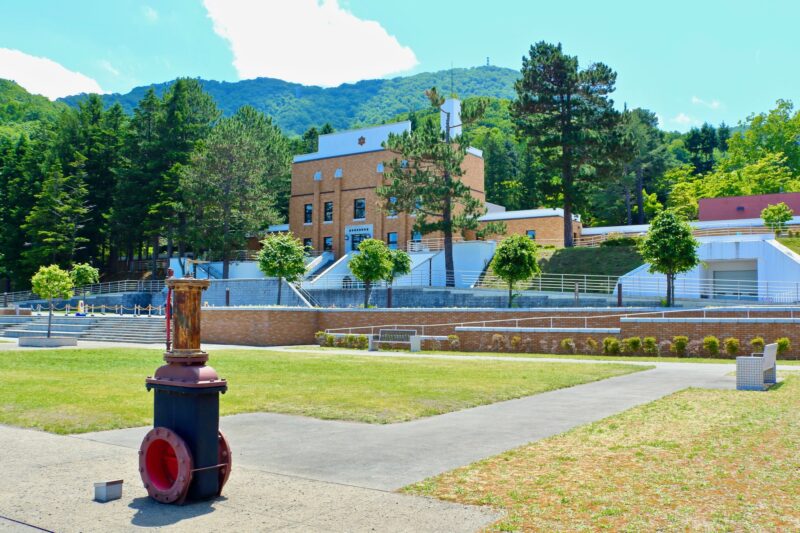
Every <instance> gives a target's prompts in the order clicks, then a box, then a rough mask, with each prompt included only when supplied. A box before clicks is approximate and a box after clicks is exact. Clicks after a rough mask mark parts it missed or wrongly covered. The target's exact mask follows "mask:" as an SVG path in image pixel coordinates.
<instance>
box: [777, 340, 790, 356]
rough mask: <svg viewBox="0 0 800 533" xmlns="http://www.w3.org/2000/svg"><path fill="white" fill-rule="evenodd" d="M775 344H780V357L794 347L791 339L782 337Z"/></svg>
mask: <svg viewBox="0 0 800 533" xmlns="http://www.w3.org/2000/svg"><path fill="white" fill-rule="evenodd" d="M775 342H777V343H778V355H783V354H785V353H786V352H788V351H789V348H791V347H792V343H791V342H789V337H781V338H780V339H778V340H776V341H775Z"/></svg>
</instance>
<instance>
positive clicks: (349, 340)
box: [344, 333, 356, 348]
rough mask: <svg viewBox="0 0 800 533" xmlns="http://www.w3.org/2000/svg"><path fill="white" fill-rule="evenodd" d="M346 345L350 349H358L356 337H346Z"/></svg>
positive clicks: (350, 335)
mask: <svg viewBox="0 0 800 533" xmlns="http://www.w3.org/2000/svg"><path fill="white" fill-rule="evenodd" d="M344 345H345V346H347V347H348V348H355V347H356V336H355V335H353V334H351V333H348V334H347V335H345V336H344Z"/></svg>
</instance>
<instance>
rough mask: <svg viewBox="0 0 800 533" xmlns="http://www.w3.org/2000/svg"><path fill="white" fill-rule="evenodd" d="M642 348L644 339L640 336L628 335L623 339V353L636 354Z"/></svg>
mask: <svg viewBox="0 0 800 533" xmlns="http://www.w3.org/2000/svg"><path fill="white" fill-rule="evenodd" d="M641 349H642V339H640V338H639V337H628V338H627V339H622V353H624V354H625V355H636V354H638V353H639V350H641Z"/></svg>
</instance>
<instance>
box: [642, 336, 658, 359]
mask: <svg viewBox="0 0 800 533" xmlns="http://www.w3.org/2000/svg"><path fill="white" fill-rule="evenodd" d="M642 351H643V352H644V353H645V354H646V355H658V342H657V341H656V338H655V337H645V338H644V339H643V340H642Z"/></svg>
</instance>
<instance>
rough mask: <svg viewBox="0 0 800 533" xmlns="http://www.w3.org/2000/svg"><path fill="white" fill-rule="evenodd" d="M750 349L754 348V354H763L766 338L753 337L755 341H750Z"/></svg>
mask: <svg viewBox="0 0 800 533" xmlns="http://www.w3.org/2000/svg"><path fill="white" fill-rule="evenodd" d="M750 347H751V348H753V351H754V352H759V353H760V352H763V351H764V337H753V339H752V340H751V341H750Z"/></svg>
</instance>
